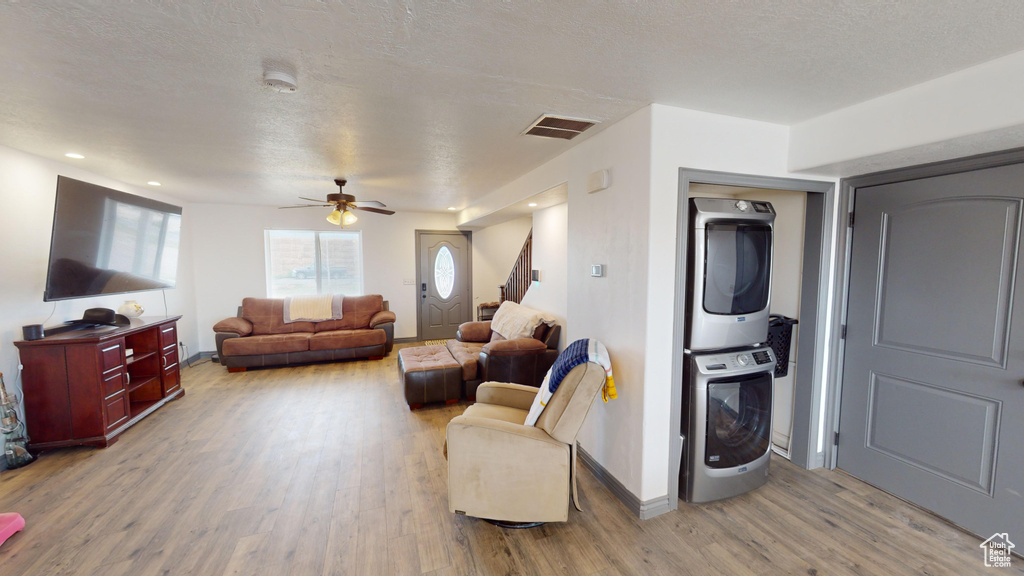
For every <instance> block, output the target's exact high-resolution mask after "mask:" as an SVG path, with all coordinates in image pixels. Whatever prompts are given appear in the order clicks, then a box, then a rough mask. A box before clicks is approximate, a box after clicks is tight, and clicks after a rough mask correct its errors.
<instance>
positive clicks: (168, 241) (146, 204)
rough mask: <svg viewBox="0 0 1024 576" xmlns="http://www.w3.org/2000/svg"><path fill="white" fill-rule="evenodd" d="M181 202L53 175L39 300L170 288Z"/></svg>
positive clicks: (175, 269) (174, 270)
mask: <svg viewBox="0 0 1024 576" xmlns="http://www.w3.org/2000/svg"><path fill="white" fill-rule="evenodd" d="M180 240H181V207H179V206H174V205H172V204H167V203H165V202H159V201H156V200H151V199H149V198H143V197H141V196H135V195H134V194H127V193H125V192H118V191H117V190H111V189H110V188H105V187H103V186H97V185H96V184H89V183H87V182H82V181H79V180H75V179H73V178H68V177H66V176H58V177H57V200H56V203H55V205H54V210H53V234H52V235H51V237H50V260H49V265H48V268H47V273H46V290H45V291H44V292H43V300H45V301H46V302H51V301H54V300H67V299H69V298H84V297H87V296H99V295H106V294H122V293H126V292H140V291H143V290H157V289H161V288H173V287H174V284H175V281H176V280H177V273H178V246H179V244H180Z"/></svg>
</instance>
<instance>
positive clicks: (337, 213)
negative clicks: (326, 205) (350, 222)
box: [327, 208, 341, 226]
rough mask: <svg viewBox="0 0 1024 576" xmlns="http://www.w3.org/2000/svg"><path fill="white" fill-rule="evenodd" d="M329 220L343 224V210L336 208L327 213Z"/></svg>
mask: <svg viewBox="0 0 1024 576" xmlns="http://www.w3.org/2000/svg"><path fill="white" fill-rule="evenodd" d="M327 221H328V222H330V223H331V224H334V225H335V226H341V210H339V209H337V208H335V209H334V212H331V213H330V214H328V215H327Z"/></svg>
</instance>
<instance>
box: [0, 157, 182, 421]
mask: <svg viewBox="0 0 1024 576" xmlns="http://www.w3.org/2000/svg"><path fill="white" fill-rule="evenodd" d="M58 175H62V176H69V177H71V178H75V179H78V180H82V181H85V182H90V183H93V184H98V185H100V186H106V187H108V188H113V189H115V190H120V191H123V192H129V193H132V194H137V195H140V196H146V197H150V198H155V199H157V200H161V201H164V202H168V203H171V204H176V205H179V206H181V205H182V203H181V202H180V201H177V200H175V199H173V198H170V197H167V196H166V195H159V194H154V193H153V191H152V190H150V189H140V188H137V187H133V186H129V185H127V184H124V183H122V182H118V181H115V180H111V179H109V178H104V177H102V176H98V175H96V174H93V173H90V172H88V171H86V170H83V169H82V168H80V167H79V166H74V165H71V164H64V163H61V162H54V161H52V160H47V159H44V158H40V157H38V156H33V155H31V154H26V153H24V152H20V151H18V150H14V149H11V148H6V147H2V146H0V206H3V210H0V246H3V249H2V250H0V259H2V261H0V262H2V265H0V270H2V274H0V296H2V297H0V371H2V372H3V373H4V380H5V382H6V383H7V387H8V390H10V391H12V392H13V391H19V390H20V379H19V378H18V377H17V376H18V364H19V362H18V350H17V348H16V347H15V346H14V344H13V342H14V341H16V340H21V339H22V333H21V327H22V326H23V325H25V324H40V323H44V322H45V325H46V326H56V325H59V324H61V323H63V322H64V321H66V320H75V319H78V318H81V317H82V313H83V312H84V311H85V310H86V309H88V308H94V307H103V308H112V309H117V307H118V306H120V305H121V304H122V303H123V302H124V301H125V300H127V299H134V300H136V301H138V302H139V303H140V304H141V305H142V306H143V307H144V308H145V309H146V313H145V314H144V315H145V316H159V317H162V316H164V300H163V294H162V293H161V292H160V291H148V292H136V293H133V294H127V295H126V294H122V295H112V296H103V297H96V298H81V299H75V300H61V301H58V302H43V289H44V287H45V284H46V264H47V261H48V259H49V252H50V233H51V231H52V229H53V204H54V197H55V194H56V191H57V176H58ZM192 216H193V210H192V207H191V206H188V205H185V206H184V209H183V211H182V228H183V231H182V245H181V251H180V255H179V265H178V283H177V287H176V288H174V289H168V290H167V291H166V295H167V313H168V314H169V315H171V316H175V315H179V314H181V315H182V316H183V317H182V319H181V321H180V322H179V324H178V336H179V339H180V340H181V341H182V342H184V343H185V344H186V346H188V349H189V351H190V353H193V354H194V353H195V352H196V351H197V350H198V346H197V339H196V319H195V314H194V310H195V294H194V291H193V276H192V272H191V269H190V268H189V266H188V265H187V262H188V261H189V259H190V257H191V252H192V245H191V242H190V240H189V233H188V231H189V230H190V229H191V228H192V226H193V222H192ZM29 433H30V434H31V430H29Z"/></svg>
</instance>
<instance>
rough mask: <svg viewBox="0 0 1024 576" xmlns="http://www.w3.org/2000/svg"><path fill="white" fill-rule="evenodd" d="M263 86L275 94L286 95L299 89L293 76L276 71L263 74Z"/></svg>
mask: <svg viewBox="0 0 1024 576" xmlns="http://www.w3.org/2000/svg"><path fill="white" fill-rule="evenodd" d="M263 85H264V86H266V87H267V88H270V89H271V90H274V91H275V92H285V93H288V94H291V93H292V92H295V91H296V90H298V89H299V87H298V85H297V84H296V81H295V76H292V75H291V74H288V73H287V72H280V71H276V70H268V71H267V72H266V73H264V74H263Z"/></svg>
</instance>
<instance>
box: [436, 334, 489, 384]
mask: <svg viewBox="0 0 1024 576" xmlns="http://www.w3.org/2000/svg"><path fill="white" fill-rule="evenodd" d="M445 346H446V347H447V348H448V352H450V353H451V355H452V357H453V358H455V361H456V362H458V363H459V365H460V366H462V379H463V380H476V374H477V360H478V359H479V358H480V349H481V348H483V347H484V345H483V342H459V341H458V340H449V341H447V342H445Z"/></svg>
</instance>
